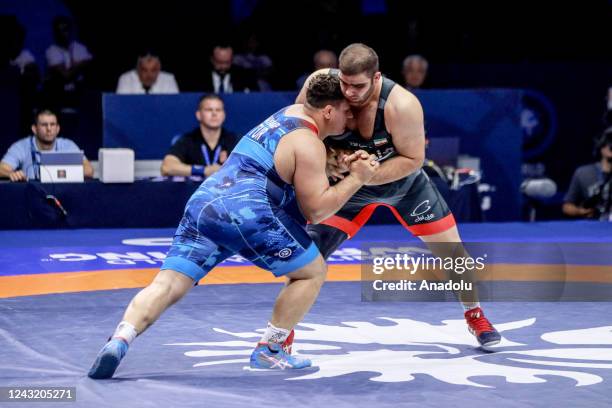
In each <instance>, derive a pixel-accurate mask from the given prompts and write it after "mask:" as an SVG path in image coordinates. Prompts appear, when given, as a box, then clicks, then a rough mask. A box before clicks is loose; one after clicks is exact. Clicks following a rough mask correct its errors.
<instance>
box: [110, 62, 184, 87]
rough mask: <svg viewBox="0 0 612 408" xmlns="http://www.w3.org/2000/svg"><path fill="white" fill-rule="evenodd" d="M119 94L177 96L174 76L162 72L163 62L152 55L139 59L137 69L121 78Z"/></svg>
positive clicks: (118, 84) (118, 85)
mask: <svg viewBox="0 0 612 408" xmlns="http://www.w3.org/2000/svg"><path fill="white" fill-rule="evenodd" d="M117 93H118V94H124V95H144V94H177V93H179V88H178V84H177V83H176V79H175V78H174V75H173V74H171V73H169V72H164V71H162V70H161V61H160V59H159V57H158V56H157V55H153V54H150V53H147V54H144V55H141V56H139V57H138V62H137V63H136V69H133V70H131V71H128V72H126V73H124V74H123V75H121V76H120V77H119V82H118V83H117Z"/></svg>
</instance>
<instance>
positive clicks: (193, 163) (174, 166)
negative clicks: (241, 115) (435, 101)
mask: <svg viewBox="0 0 612 408" xmlns="http://www.w3.org/2000/svg"><path fill="white" fill-rule="evenodd" d="M195 116H196V119H197V120H198V122H199V124H200V125H199V126H198V127H197V128H195V129H194V130H193V131H191V132H189V133H186V134H184V135H183V136H181V137H180V138H179V139H178V140H177V141H176V143H174V145H172V147H171V148H170V150H168V153H167V154H166V156H165V157H164V160H163V162H162V166H161V173H162V175H164V176H202V177H209V176H210V175H211V174H213V173H215V172H216V171H217V170H219V168H220V167H221V165H222V164H223V163H224V162H225V160H227V157H228V156H229V154H230V153H231V152H232V150H233V149H234V146H235V145H236V143H237V142H238V137H237V136H236V135H235V134H234V133H231V132H228V131H227V130H226V129H225V128H223V122H225V107H224V104H223V100H222V99H221V98H220V97H219V96H217V95H214V94H210V95H205V96H203V97H202V98H201V99H200V102H199V103H198V110H197V111H196V112H195Z"/></svg>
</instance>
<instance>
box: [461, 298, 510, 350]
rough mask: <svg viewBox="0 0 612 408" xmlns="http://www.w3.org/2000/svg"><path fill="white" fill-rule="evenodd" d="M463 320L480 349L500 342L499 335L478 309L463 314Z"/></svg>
mask: <svg viewBox="0 0 612 408" xmlns="http://www.w3.org/2000/svg"><path fill="white" fill-rule="evenodd" d="M465 320H466V321H467V324H468V330H469V331H470V333H472V334H473V335H474V336H476V339H477V340H478V343H480V345H481V346H482V347H488V346H494V345H496V344H497V343H499V342H500V341H501V335H500V334H499V332H498V331H497V330H496V329H495V327H493V325H492V324H491V322H489V319H487V318H486V317H485V316H484V314H483V313H482V309H480V308H479V307H475V308H474V309H470V310H468V311H467V312H465Z"/></svg>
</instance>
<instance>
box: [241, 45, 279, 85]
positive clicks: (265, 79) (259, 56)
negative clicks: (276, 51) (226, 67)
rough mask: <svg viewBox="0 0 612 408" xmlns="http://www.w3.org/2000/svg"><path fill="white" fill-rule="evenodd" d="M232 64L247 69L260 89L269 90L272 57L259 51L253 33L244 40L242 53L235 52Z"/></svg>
mask: <svg viewBox="0 0 612 408" xmlns="http://www.w3.org/2000/svg"><path fill="white" fill-rule="evenodd" d="M234 65H235V66H237V67H240V68H242V69H244V70H245V71H249V73H250V75H252V76H253V77H255V80H256V81H257V87H258V89H259V90H260V91H271V90H272V86H271V85H270V82H269V78H270V77H271V74H272V69H273V65H274V64H273V62H272V59H271V58H270V57H269V56H268V55H266V54H264V53H262V52H261V51H260V43H259V40H258V39H257V36H256V35H255V34H251V35H250V36H249V38H248V39H247V42H246V50H245V52H244V53H242V54H236V56H235V57H234Z"/></svg>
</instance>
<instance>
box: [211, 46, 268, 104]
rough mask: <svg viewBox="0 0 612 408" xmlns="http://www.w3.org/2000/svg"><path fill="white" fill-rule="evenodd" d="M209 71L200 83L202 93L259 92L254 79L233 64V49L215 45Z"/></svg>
mask: <svg viewBox="0 0 612 408" xmlns="http://www.w3.org/2000/svg"><path fill="white" fill-rule="evenodd" d="M210 64H211V67H210V70H209V72H207V73H206V74H205V75H204V77H203V80H202V81H201V82H200V83H201V85H203V87H204V89H203V90H204V92H211V93H215V94H224V93H233V92H252V91H259V87H258V86H257V83H256V81H255V78H254V77H253V76H252V75H251V74H250V73H249V72H248V71H246V70H244V69H242V68H240V67H238V66H236V65H235V64H234V49H233V48H232V47H231V46H229V45H217V46H215V47H214V48H213V52H212V55H211V57H210Z"/></svg>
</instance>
